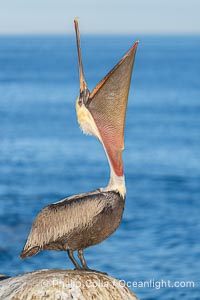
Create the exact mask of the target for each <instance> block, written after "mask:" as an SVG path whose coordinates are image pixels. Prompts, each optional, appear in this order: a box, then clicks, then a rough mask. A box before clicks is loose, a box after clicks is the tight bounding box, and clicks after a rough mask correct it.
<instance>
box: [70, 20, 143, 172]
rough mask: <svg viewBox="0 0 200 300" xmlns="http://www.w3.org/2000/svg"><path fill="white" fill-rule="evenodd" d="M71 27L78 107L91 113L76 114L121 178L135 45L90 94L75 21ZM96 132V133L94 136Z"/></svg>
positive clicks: (84, 129)
mask: <svg viewBox="0 0 200 300" xmlns="http://www.w3.org/2000/svg"><path fill="white" fill-rule="evenodd" d="M74 24H75V31H76V40H77V48H78V63H79V75H80V97H79V102H78V103H79V104H80V106H81V104H82V103H84V104H85V109H86V110H88V111H89V113H90V114H85V115H84V118H86V119H87V120H85V119H84V118H83V116H82V115H79V112H78V113H77V116H78V120H79V124H80V125H81V127H82V129H83V131H84V132H86V133H88V132H89V133H90V134H91V133H92V134H94V132H95V134H94V135H95V136H97V137H98V138H99V139H100V141H101V142H102V143H103V146H104V149H105V151H106V154H107V157H108V160H109V163H110V166H111V168H112V170H113V171H114V172H115V174H116V175H117V176H123V161H122V151H123V149H124V126H125V118H126V107H127V102H128V93H129V87H130V82H131V75H132V68H133V64H134V60H135V54H136V49H137V45H138V42H136V43H135V44H134V45H133V46H132V47H131V49H130V50H129V51H128V52H127V53H126V54H125V55H124V56H123V58H122V59H121V60H120V61H119V62H118V63H117V64H116V65H115V66H114V68H113V69H112V70H111V71H110V72H109V73H108V74H107V75H106V76H105V77H104V78H103V79H102V80H101V81H100V82H99V84H97V86H96V87H95V88H94V90H93V91H92V93H91V94H90V92H89V90H88V88H87V85H86V82H85V78H84V74H83V66H82V58H81V49H80V35H79V29H78V21H77V19H75V20H74ZM86 115H87V116H86ZM90 116H91V117H92V119H93V122H94V126H95V129H94V131H93V130H89V131H88V124H89V123H90V122H91V118H90ZM83 119H84V120H83ZM86 121H87V122H86ZM84 126H86V128H85V127H84ZM91 127H92V128H93V124H91ZM96 130H97V131H98V134H96Z"/></svg>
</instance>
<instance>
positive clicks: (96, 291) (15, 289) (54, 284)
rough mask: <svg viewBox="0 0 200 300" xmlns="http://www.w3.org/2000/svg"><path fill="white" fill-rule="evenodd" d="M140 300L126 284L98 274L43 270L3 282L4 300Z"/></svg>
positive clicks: (0, 298)
mask: <svg viewBox="0 0 200 300" xmlns="http://www.w3.org/2000/svg"><path fill="white" fill-rule="evenodd" d="M33 299H34V300H45V299H52V300H68V299H74V300H75V299H76V300H96V299H98V300H129V299H130V300H137V299H138V298H137V297H136V296H135V295H134V294H133V293H132V292H131V291H130V290H129V289H128V287H127V286H125V285H124V282H122V281H119V280H117V279H115V278H112V277H110V276H108V275H105V274H103V273H99V272H96V271H78V270H75V271H73V270H67V271H64V270H41V271H35V272H32V273H26V274H23V275H18V276H15V277H11V278H8V279H4V280H2V281H1V282H0V300H33Z"/></svg>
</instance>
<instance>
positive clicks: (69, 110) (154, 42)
mask: <svg viewBox="0 0 200 300" xmlns="http://www.w3.org/2000/svg"><path fill="white" fill-rule="evenodd" d="M138 39H139V40H140V43H139V46H138V51H137V55H136V60H135V66H134V71H133V76H132V83H131V89H130V94H129V103H128V110H127V118H126V130H125V150H124V153H123V159H124V169H125V175H126V186H127V198H126V205H125V212H124V216H123V221H122V223H121V225H120V227H119V228H118V230H117V231H116V232H115V233H114V234H113V235H112V236H111V237H110V238H108V239H107V240H106V241H104V242H103V243H101V244H99V245H97V246H94V247H91V248H88V249H86V250H85V256H86V259H87V262H88V265H89V266H90V267H91V268H92V269H97V270H100V271H103V272H107V273H108V274H109V275H111V276H113V277H116V278H119V279H120V280H122V283H123V282H126V283H127V284H128V285H129V287H130V288H131V290H133V291H134V292H135V294H136V295H137V296H138V297H139V298H140V299H146V300H160V299H162V300H165V299H166V300H174V299H177V300H178V299H190V300H195V299H196V300H197V299H200V36H144V35H127V36H126V35H125V36H118V35H113V36H109V35H98V36H92V35H90V36H88V35H82V55H83V65H84V71H85V77H86V80H87V83H88V86H89V88H90V90H92V89H93V88H94V87H95V85H96V84H97V83H98V82H99V81H100V80H101V79H102V78H103V77H104V75H106V73H107V72H108V71H109V70H110V69H111V68H112V67H113V66H114V65H115V64H116V63H117V62H118V61H119V60H120V59H121V57H122V56H123V55H124V54H125V52H126V51H127V50H128V49H129V48H130V47H131V46H132V44H133V43H134V41H135V40H138ZM78 94H79V77H78V65H77V52H76V41H75V35H73V36H50V35H49V36H1V37H0V273H2V274H5V275H7V276H14V275H17V274H21V273H24V272H30V271H34V270H38V269H71V268H73V266H72V264H71V262H70V261H69V259H68V258H67V254H66V253H65V252H53V251H43V252H42V253H40V254H38V255H37V256H35V257H33V258H31V259H26V260H24V261H22V260H21V259H20V258H19V254H20V252H21V250H22V248H23V245H24V243H25V241H26V238H27V236H28V233H29V230H30V228H31V225H32V222H33V220H34V218H35V216H36V215H37V213H38V212H39V211H40V210H41V209H42V208H43V207H44V206H45V205H47V204H49V203H52V202H56V201H58V200H61V199H63V198H65V197H67V196H69V195H73V194H77V193H81V192H86V191H90V190H93V189H96V188H99V187H103V186H105V185H106V184H107V182H108V180H109V167H108V163H107V160H106V156H105V154H104V151H103V148H102V146H101V144H100V143H99V142H98V141H97V140H96V139H95V138H93V137H90V136H84V135H83V134H82V133H81V131H80V129H79V126H78V123H77V120H76V114H75V101H76V98H77V96H78Z"/></svg>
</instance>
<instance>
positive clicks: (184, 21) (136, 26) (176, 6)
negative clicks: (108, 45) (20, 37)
mask: <svg viewBox="0 0 200 300" xmlns="http://www.w3.org/2000/svg"><path fill="white" fill-rule="evenodd" d="M75 17H78V18H79V23H80V24H81V25H80V26H81V31H82V33H95V34H97V33H116V34H124V33H134V32H136V33H147V34H148V33H158V34H162V33H164V34H167V33H174V34H176V33H181V34H184V33H187V34H188V33H195V34H200V0H0V34H7V33H9V34H20V33H22V34H23V33H25V34H27V33H54V34H55V33H61V34H62V33H72V32H74V27H73V20H74V18H75Z"/></svg>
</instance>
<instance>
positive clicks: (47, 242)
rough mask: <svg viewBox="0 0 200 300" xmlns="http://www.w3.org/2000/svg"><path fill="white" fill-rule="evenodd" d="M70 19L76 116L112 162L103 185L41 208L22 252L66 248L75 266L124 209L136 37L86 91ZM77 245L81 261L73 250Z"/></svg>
mask: <svg viewBox="0 0 200 300" xmlns="http://www.w3.org/2000/svg"><path fill="white" fill-rule="evenodd" d="M74 23H75V31H76V40H77V48H78V63H79V76H80V95H79V97H78V99H77V101H76V112H77V118H78V122H79V124H80V127H81V128H82V130H83V132H84V133H86V134H91V135H94V136H95V137H96V138H97V139H98V140H99V141H100V142H101V143H102V145H103V147H104V150H105V153H106V155H107V158H108V162H109V166H110V181H109V183H108V186H107V187H104V188H100V189H97V190H95V191H92V192H89V193H85V194H79V195H75V196H71V197H68V198H66V199H64V200H61V201H59V202H55V203H52V204H50V205H48V206H46V207H45V208H43V209H42V210H41V212H40V213H39V214H38V216H37V217H36V219H35V221H34V223H33V225H32V228H31V231H30V234H29V236H28V238H27V241H26V243H25V246H24V249H23V251H22V253H21V258H26V257H31V256H33V255H36V254H37V253H38V252H40V251H41V250H45V249H48V250H57V251H58V250H65V251H67V252H68V256H69V258H70V259H71V261H72V262H73V264H74V266H75V268H76V269H88V266H87V264H86V261H85V259H84V256H83V249H85V248H87V247H89V246H92V245H96V244H98V243H100V242H102V241H103V240H105V239H106V238H107V237H108V236H110V235H111V234H112V233H113V232H114V231H115V230H116V229H117V227H118V226H119V224H120V222H121V219H122V214H123V210H124V201H125V195H126V187H125V179H124V171H123V162H122V151H123V149H124V123H125V115H126V106H127V100H128V93H129V86H130V81H131V74H132V68H133V63H134V58H135V54H136V48H137V44H138V42H136V43H135V44H134V45H133V46H132V47H131V49H130V50H129V51H128V52H127V53H126V54H125V55H124V57H123V58H122V59H121V60H120V61H119V62H118V63H117V64H116V65H115V67H114V68H113V69H112V70H111V71H110V72H109V73H108V74H107V75H106V76H105V77H104V78H103V79H102V80H101V81H100V83H99V84H98V85H97V86H96V87H95V88H94V90H93V91H92V92H91V93H90V91H89V89H88V88H87V84H86V81H85V78H84V73H83V67H82V59H81V49H80V37H79V29H78V22H77V20H75V21H74ZM76 250H77V251H78V257H79V260H80V262H81V265H80V263H79V262H78V261H77V259H75V257H74V255H73V252H74V251H76Z"/></svg>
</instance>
